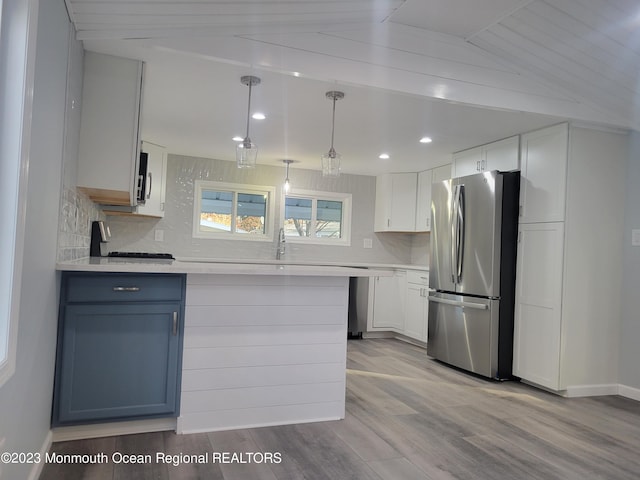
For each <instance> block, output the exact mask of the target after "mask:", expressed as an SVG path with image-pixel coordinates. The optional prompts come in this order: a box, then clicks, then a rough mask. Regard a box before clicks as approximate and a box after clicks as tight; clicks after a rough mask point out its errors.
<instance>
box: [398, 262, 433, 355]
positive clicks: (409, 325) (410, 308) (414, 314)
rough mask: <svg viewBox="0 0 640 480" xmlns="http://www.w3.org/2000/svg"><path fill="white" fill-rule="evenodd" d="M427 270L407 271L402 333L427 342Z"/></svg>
mask: <svg viewBox="0 0 640 480" xmlns="http://www.w3.org/2000/svg"><path fill="white" fill-rule="evenodd" d="M428 297H429V272H428V271H419V270H409V271H407V313H406V317H405V322H404V330H403V332H402V333H403V334H404V335H406V336H407V337H411V338H414V339H416V340H420V341H421V342H425V343H426V342H427V321H428V318H429V302H428Z"/></svg>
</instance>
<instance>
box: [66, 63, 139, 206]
mask: <svg viewBox="0 0 640 480" xmlns="http://www.w3.org/2000/svg"><path fill="white" fill-rule="evenodd" d="M142 73H143V64H142V62H140V61H137V60H130V59H127V58H120V57H114V56H111V55H103V54H100V53H94V52H86V53H85V56H84V81H83V92H82V120H81V125H80V139H79V147H78V184H77V185H78V188H79V189H80V190H82V191H84V192H85V193H86V194H87V195H88V196H89V197H90V198H91V199H92V200H93V201H95V202H96V203H101V204H106V205H129V206H134V205H136V203H137V200H136V197H137V176H138V163H139V154H140V142H139V132H140V121H139V120H140V100H141V96H142Z"/></svg>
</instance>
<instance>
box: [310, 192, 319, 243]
mask: <svg viewBox="0 0 640 480" xmlns="http://www.w3.org/2000/svg"><path fill="white" fill-rule="evenodd" d="M316 223H318V199H317V198H313V199H312V200H311V229H310V230H309V238H316Z"/></svg>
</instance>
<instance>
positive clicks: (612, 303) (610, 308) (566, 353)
mask: <svg viewBox="0 0 640 480" xmlns="http://www.w3.org/2000/svg"><path fill="white" fill-rule="evenodd" d="M626 156H627V138H626V135H625V134H622V133H617V132H609V131H601V130H594V129H587V128H584V127H575V126H569V125H567V124H561V125H556V126H553V127H549V128H545V129H542V130H538V131H535V132H531V133H528V134H524V135H522V140H521V162H522V170H521V174H522V178H521V188H520V193H521V198H520V225H519V235H518V265H517V278H516V306H515V325H514V362H513V373H514V374H515V375H517V376H518V377H521V378H522V379H523V380H525V381H528V382H531V383H534V384H536V385H540V386H543V387H546V388H548V389H550V390H554V391H558V392H561V393H563V394H566V395H570V396H579V395H595V394H607V393H616V392H617V355H618V353H617V352H618V343H619V332H618V324H617V319H618V318H619V317H620V312H619V304H620V297H619V295H620V293H619V292H620V288H621V280H620V279H621V263H622V257H621V246H622V241H623V240H622V232H623V211H622V210H623V209H622V208H621V205H624V191H623V188H622V187H623V185H624V175H625V163H626Z"/></svg>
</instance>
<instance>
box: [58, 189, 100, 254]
mask: <svg viewBox="0 0 640 480" xmlns="http://www.w3.org/2000/svg"><path fill="white" fill-rule="evenodd" d="M105 218H106V217H105V215H104V213H102V210H100V208H99V207H98V206H97V205H96V204H94V203H93V202H92V201H91V200H90V199H89V197H87V196H86V195H84V194H83V193H81V192H79V191H77V190H76V189H73V188H64V189H63V191H62V199H61V204H60V217H59V219H58V261H59V262H64V261H69V260H75V259H78V258H83V257H88V256H89V244H90V241H91V222H92V221H93V220H105Z"/></svg>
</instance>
